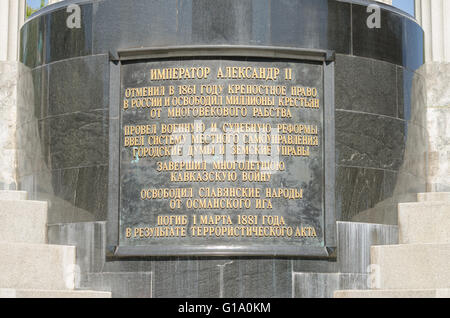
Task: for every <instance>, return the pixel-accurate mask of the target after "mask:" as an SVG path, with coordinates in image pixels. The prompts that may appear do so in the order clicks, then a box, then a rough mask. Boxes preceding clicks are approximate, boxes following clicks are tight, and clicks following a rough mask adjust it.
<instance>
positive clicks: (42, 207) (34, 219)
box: [0, 195, 47, 244]
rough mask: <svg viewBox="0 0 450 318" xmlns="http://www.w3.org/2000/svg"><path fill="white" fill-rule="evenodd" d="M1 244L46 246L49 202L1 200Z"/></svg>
mask: <svg viewBox="0 0 450 318" xmlns="http://www.w3.org/2000/svg"><path fill="white" fill-rule="evenodd" d="M11 196H12V195H11ZM0 242H12V243H30V244H46V243H47V202H40V201H25V200H15V201H5V200H0Z"/></svg>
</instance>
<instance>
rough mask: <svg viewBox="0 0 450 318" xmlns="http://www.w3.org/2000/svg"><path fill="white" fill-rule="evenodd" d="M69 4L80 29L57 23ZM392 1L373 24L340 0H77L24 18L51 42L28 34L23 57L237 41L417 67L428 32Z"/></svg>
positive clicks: (28, 29) (38, 60)
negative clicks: (76, 6)
mask: <svg viewBox="0 0 450 318" xmlns="http://www.w3.org/2000/svg"><path fill="white" fill-rule="evenodd" d="M66 3H81V4H82V6H81V8H82V20H81V21H82V27H81V28H80V29H77V30H75V31H73V30H70V31H69V30H67V28H66V27H64V28H63V29H62V27H61V28H58V26H60V25H61V24H62V23H64V17H67V16H68V15H69V13H65V12H64V10H63V9H62V8H65V4H66ZM387 8H388V7H387V6H383V7H382V9H381V28H379V29H369V28H368V27H367V24H366V22H367V18H368V17H369V15H370V14H369V13H367V12H366V9H367V7H366V6H364V5H361V4H359V3H353V4H351V3H348V2H340V1H335V0H277V1H260V0H243V1H232V0H222V1H216V2H213V1H208V0H167V1H158V0H128V1H126V2H124V1H121V0H103V1H92V0H91V1H86V0H83V1H82V0H79V1H74V0H71V1H66V2H63V3H59V4H56V5H53V6H49V7H48V8H46V9H44V10H42V13H40V14H39V13H38V14H36V15H34V16H33V17H32V18H31V20H30V21H29V22H28V23H27V24H26V25H25V27H24V28H23V30H22V32H23V33H25V34H27V35H28V37H29V38H30V39H34V38H35V37H37V36H40V37H42V41H45V43H44V42H42V45H41V46H42V47H39V48H36V45H35V44H33V43H36V41H31V42H30V41H26V45H28V46H29V48H27V47H25V46H23V45H22V49H21V51H22V53H23V52H26V53H27V54H26V55H23V54H22V56H24V57H23V58H22V59H21V60H23V61H27V65H28V66H30V67H35V66H37V65H40V64H42V63H48V62H50V61H56V60H60V59H64V58H69V57H75V56H83V55H88V54H90V52H92V54H106V53H108V52H109V51H117V50H119V49H124V48H137V47H162V46H176V45H211V44H219V45H221V44H224V45H230V44H235V45H262V46H288V47H302V48H314V49H329V50H335V51H336V52H337V53H342V54H353V55H355V56H362V57H369V58H374V59H379V60H383V61H387V62H390V63H394V64H398V65H402V66H406V67H408V68H409V69H411V70H415V69H417V68H418V67H419V66H420V65H421V64H422V63H423V50H421V47H422V45H423V44H422V42H423V32H422V30H421V29H420V27H418V26H417V25H416V24H415V22H413V21H412V20H411V18H409V17H407V16H406V15H401V14H399V13H398V12H397V11H390V10H388V9H387ZM205 12H208V13H205ZM43 17H45V20H46V21H45V23H44V21H43ZM39 19H41V20H42V21H41V22H40V23H38V21H35V20H39ZM38 24H40V27H38ZM45 30H47V31H46V32H45ZM55 30H59V31H58V32H57V31H55ZM90 30H92V32H91V31H90ZM293 30H294V31H293ZM44 33H45V34H44ZM44 35H45V39H44ZM22 42H23V44H25V42H24V41H22ZM32 42H33V43H32ZM61 42H63V43H64V46H66V47H67V48H66V49H64V46H59V45H58V44H60V43H61ZM44 44H45V48H44V47H43V46H44ZM410 47H411V48H414V49H409V48H410ZM43 56H46V57H47V59H46V60H45V61H44V59H43Z"/></svg>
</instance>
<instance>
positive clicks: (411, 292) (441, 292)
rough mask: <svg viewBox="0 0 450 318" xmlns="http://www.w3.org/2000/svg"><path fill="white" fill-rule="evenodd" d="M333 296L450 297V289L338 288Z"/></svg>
mask: <svg viewBox="0 0 450 318" xmlns="http://www.w3.org/2000/svg"><path fill="white" fill-rule="evenodd" d="M334 298H450V289H424V290H417V289H403V290H401V289H398V290H338V291H335V292H334Z"/></svg>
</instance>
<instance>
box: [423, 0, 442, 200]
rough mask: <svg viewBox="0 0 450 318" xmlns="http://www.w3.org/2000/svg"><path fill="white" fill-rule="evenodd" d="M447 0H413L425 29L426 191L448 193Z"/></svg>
mask: <svg viewBox="0 0 450 318" xmlns="http://www.w3.org/2000/svg"><path fill="white" fill-rule="evenodd" d="M448 16H450V1H448V0H416V17H417V20H418V21H419V23H420V24H421V25H422V27H423V29H424V31H425V60H426V64H425V66H424V68H423V74H424V75H425V76H426V80H427V117H428V132H429V150H430V157H429V171H428V188H429V189H428V190H429V191H432V192H442V191H447V192H450V21H449V20H448V18H447V17H448Z"/></svg>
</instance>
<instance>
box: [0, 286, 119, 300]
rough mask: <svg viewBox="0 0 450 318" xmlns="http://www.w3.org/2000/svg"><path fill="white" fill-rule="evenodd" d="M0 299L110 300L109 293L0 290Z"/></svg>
mask: <svg viewBox="0 0 450 318" xmlns="http://www.w3.org/2000/svg"><path fill="white" fill-rule="evenodd" d="M0 298H111V293H110V292H99V291H90V290H39V289H11V288H0Z"/></svg>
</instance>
